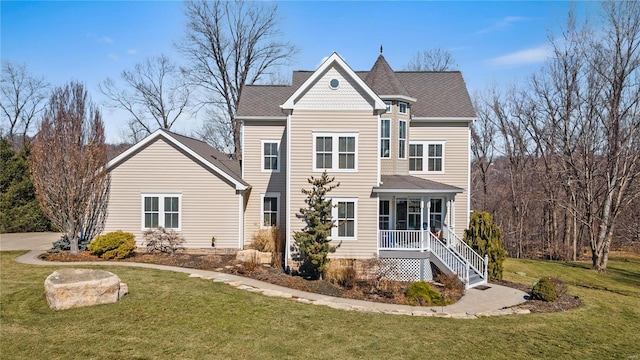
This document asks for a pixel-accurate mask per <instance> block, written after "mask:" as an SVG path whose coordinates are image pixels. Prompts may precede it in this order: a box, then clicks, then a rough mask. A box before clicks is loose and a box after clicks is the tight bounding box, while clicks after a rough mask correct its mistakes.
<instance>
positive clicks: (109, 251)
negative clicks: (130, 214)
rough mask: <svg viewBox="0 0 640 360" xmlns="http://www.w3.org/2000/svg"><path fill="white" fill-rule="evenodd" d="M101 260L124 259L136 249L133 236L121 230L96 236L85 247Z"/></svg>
mask: <svg viewBox="0 0 640 360" xmlns="http://www.w3.org/2000/svg"><path fill="white" fill-rule="evenodd" d="M87 248H88V249H89V251H91V253H92V254H93V255H96V256H100V257H101V258H103V259H107V260H108V259H124V258H126V257H127V256H129V255H131V253H132V252H133V250H134V249H135V248H136V240H135V236H134V235H133V234H132V233H129V232H124V231H122V230H118V231H114V232H110V233H106V234H104V235H98V236H96V237H95V239H93V241H91V243H90V244H89V246H88V247H87Z"/></svg>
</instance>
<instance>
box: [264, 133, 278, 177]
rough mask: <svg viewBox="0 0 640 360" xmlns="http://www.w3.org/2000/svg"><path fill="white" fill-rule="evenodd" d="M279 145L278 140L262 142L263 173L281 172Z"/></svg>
mask: <svg viewBox="0 0 640 360" xmlns="http://www.w3.org/2000/svg"><path fill="white" fill-rule="evenodd" d="M279 145H280V144H279V143H278V141H276V140H262V171H273V172H279V171H280V152H279V147H280V146H279Z"/></svg>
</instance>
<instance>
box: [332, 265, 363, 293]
mask: <svg viewBox="0 0 640 360" xmlns="http://www.w3.org/2000/svg"><path fill="white" fill-rule="evenodd" d="M325 277H326V279H327V280H328V281H329V282H331V283H333V284H338V285H340V286H342V287H345V288H348V289H351V288H353V287H354V286H355V285H356V282H357V281H358V272H357V270H356V268H355V266H354V261H353V260H350V261H346V262H344V261H336V260H331V261H330V262H329V266H328V267H327V271H326V272H325Z"/></svg>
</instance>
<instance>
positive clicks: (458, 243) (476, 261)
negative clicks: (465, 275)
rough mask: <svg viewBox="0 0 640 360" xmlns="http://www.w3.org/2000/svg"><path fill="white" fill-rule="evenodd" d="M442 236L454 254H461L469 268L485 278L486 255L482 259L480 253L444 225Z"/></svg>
mask: <svg viewBox="0 0 640 360" xmlns="http://www.w3.org/2000/svg"><path fill="white" fill-rule="evenodd" d="M443 230H444V236H445V238H446V239H447V245H448V246H449V247H450V248H451V249H452V250H453V251H455V252H456V254H458V255H460V256H462V257H463V258H464V259H465V260H467V262H468V263H469V265H470V266H471V268H473V270H474V271H475V272H476V273H478V274H479V275H480V276H482V277H483V278H484V279H485V280H486V279H487V272H486V270H485V269H486V266H487V260H486V257H485V258H484V259H483V258H482V256H480V254H478V253H477V252H476V251H475V250H473V248H472V247H470V246H469V245H467V243H465V242H464V241H462V239H460V238H459V237H458V236H457V235H456V234H455V233H454V232H453V231H451V229H450V228H449V227H448V226H445V227H444V229H443Z"/></svg>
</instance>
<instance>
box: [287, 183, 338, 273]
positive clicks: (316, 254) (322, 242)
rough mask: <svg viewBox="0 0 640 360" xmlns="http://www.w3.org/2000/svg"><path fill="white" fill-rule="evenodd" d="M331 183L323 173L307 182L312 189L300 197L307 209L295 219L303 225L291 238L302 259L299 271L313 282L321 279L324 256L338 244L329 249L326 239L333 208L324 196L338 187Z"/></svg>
mask: <svg viewBox="0 0 640 360" xmlns="http://www.w3.org/2000/svg"><path fill="white" fill-rule="evenodd" d="M334 180H335V177H332V178H329V176H328V175H327V172H326V171H325V172H323V173H322V176H320V177H319V178H314V177H313V176H311V177H310V178H309V179H308V180H307V181H308V182H309V184H311V185H313V187H312V189H311V190H305V189H302V193H303V194H305V195H307V198H306V199H305V203H306V204H307V207H306V208H301V209H300V213H299V214H297V215H296V216H297V217H298V218H299V219H302V220H304V222H305V224H306V225H305V227H304V228H303V229H302V231H296V232H295V233H294V234H293V238H294V240H295V246H296V248H297V249H298V251H300V255H301V256H302V258H303V265H302V267H301V271H302V272H303V273H304V274H305V275H308V276H311V277H314V278H322V275H323V273H324V271H325V270H326V268H327V265H328V264H329V260H328V259H327V256H328V255H329V253H333V252H335V251H336V249H338V248H339V247H340V244H342V243H340V244H338V245H336V246H333V245H331V244H330V242H331V240H330V239H329V236H330V235H331V229H332V228H333V227H335V226H336V225H335V222H334V221H333V220H332V219H331V210H332V209H333V204H332V203H331V200H328V199H327V198H326V196H327V193H328V192H329V191H331V190H333V189H335V188H337V187H338V186H340V183H337V184H333V181H334Z"/></svg>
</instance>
